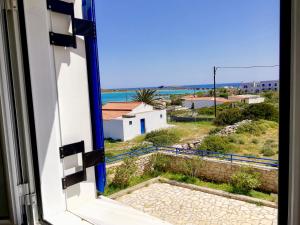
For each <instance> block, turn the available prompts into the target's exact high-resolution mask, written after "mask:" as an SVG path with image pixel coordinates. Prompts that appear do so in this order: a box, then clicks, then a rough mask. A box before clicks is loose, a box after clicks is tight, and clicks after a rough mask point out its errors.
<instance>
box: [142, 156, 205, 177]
mask: <svg viewBox="0 0 300 225" xmlns="http://www.w3.org/2000/svg"><path fill="white" fill-rule="evenodd" d="M202 165H203V164H202V159H201V158H199V157H194V158H183V157H174V156H169V155H164V154H155V155H153V156H152V157H151V159H150V160H149V162H148V163H147V164H146V166H145V167H144V174H159V173H164V172H172V173H180V174H184V175H186V176H190V177H196V176H197V175H198V174H199V171H200V169H201V168H202Z"/></svg>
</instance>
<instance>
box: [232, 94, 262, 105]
mask: <svg viewBox="0 0 300 225" xmlns="http://www.w3.org/2000/svg"><path fill="white" fill-rule="evenodd" d="M228 99H229V100H233V101H238V102H244V103H247V104H257V103H261V102H264V101H265V98H264V97H259V96H257V97H249V98H237V97H236V96H229V97H228Z"/></svg>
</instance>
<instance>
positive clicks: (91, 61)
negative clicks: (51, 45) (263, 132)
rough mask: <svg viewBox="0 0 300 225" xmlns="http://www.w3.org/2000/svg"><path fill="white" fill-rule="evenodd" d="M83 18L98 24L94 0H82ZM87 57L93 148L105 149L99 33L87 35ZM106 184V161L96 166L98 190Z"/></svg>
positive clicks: (101, 190)
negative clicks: (98, 44)
mask: <svg viewBox="0 0 300 225" xmlns="http://www.w3.org/2000/svg"><path fill="white" fill-rule="evenodd" d="M82 9H83V18H84V19H86V20H90V21H93V22H94V23H95V24H96V15H95V3H94V0H83V1H82ZM85 47H86V59H87V69H88V76H89V77H88V78H89V90H90V107H91V119H92V131H93V149H94V150H96V151H104V134H103V119H102V103H101V86H100V72H99V62H98V46H97V35H95V36H94V37H91V36H89V37H85ZM105 184H106V169H105V162H104V163H100V164H99V165H98V166H96V185H97V190H98V191H99V192H101V193H103V192H104V188H105Z"/></svg>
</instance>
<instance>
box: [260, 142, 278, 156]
mask: <svg viewBox="0 0 300 225" xmlns="http://www.w3.org/2000/svg"><path fill="white" fill-rule="evenodd" d="M274 148H278V145H277V144H276V143H275V141H274V140H272V139H268V140H266V141H265V143H264V145H263V147H262V149H261V153H262V154H263V155H264V156H273V155H275V154H276V151H275V150H274Z"/></svg>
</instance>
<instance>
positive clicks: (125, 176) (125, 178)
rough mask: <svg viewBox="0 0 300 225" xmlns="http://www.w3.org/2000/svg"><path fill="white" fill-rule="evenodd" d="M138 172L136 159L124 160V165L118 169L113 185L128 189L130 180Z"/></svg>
mask: <svg viewBox="0 0 300 225" xmlns="http://www.w3.org/2000/svg"><path fill="white" fill-rule="evenodd" d="M136 171H137V165H136V159H134V158H126V159H124V161H123V163H122V164H121V165H120V166H119V167H117V169H116V173H115V176H114V178H113V180H112V185H114V186H116V187H120V188H124V187H127V186H128V185H129V181H130V178H131V177H132V176H133V175H134V174H135V173H136Z"/></svg>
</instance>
